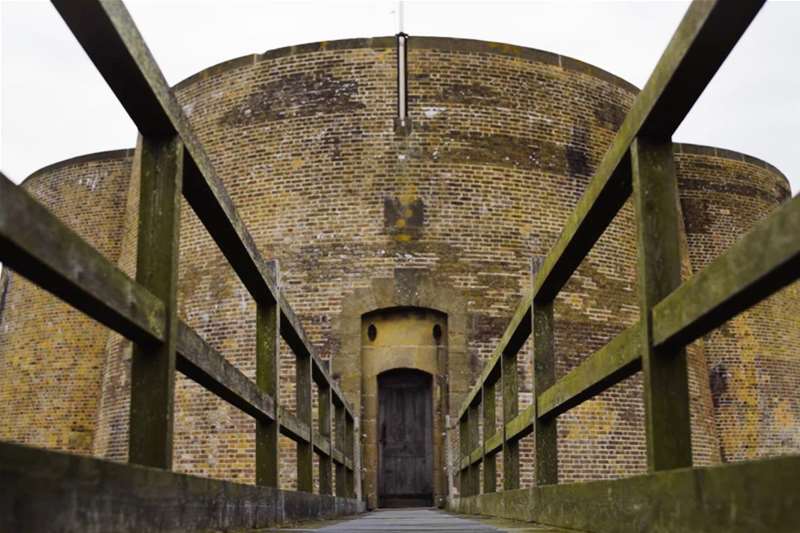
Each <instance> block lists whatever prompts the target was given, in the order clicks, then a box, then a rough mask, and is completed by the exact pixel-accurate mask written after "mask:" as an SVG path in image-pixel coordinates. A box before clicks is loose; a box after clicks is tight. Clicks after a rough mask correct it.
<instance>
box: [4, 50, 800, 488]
mask: <svg viewBox="0 0 800 533" xmlns="http://www.w3.org/2000/svg"><path fill="white" fill-rule="evenodd" d="M392 43H393V40H392V39H390V38H378V39H372V40H353V41H348V42H346V43H344V42H333V43H317V44H311V45H304V46H300V47H293V48H290V49H284V50H280V51H274V52H268V53H266V54H264V55H258V56H255V55H254V56H246V57H245V58H240V59H238V60H233V61H231V62H228V63H225V64H222V65H219V66H217V67H211V68H210V69H208V70H206V71H204V72H202V73H199V74H197V75H195V76H193V77H192V78H190V79H188V80H186V81H184V82H182V83H180V84H179V85H178V86H176V88H175V94H176V98H177V100H178V102H179V104H180V105H181V106H182V107H183V109H184V110H185V111H186V113H187V116H188V118H189V121H190V122H191V125H192V127H193V129H194V131H195V133H196V134H197V136H198V138H199V140H200V141H201V142H202V143H203V144H204V146H205V149H206V150H207V152H208V154H209V156H210V158H211V160H212V162H213V164H214V166H215V169H216V171H217V173H218V174H219V176H220V177H221V178H222V180H223V182H224V183H225V186H226V188H227V189H228V191H229V193H230V195H231V198H232V199H233V201H234V203H235V204H236V207H237V210H238V211H239V213H240V215H241V217H242V219H243V220H244V222H245V223H246V224H247V226H248V228H249V230H250V232H251V234H252V235H253V238H254V239H255V241H256V244H257V246H258V249H259V250H260V251H261V253H262V255H263V256H264V257H265V258H268V259H271V258H276V259H278V261H279V264H280V278H281V286H282V289H283V291H284V292H285V293H286V295H287V299H288V300H289V302H290V303H291V305H292V307H293V309H295V311H296V313H297V315H298V316H299V318H300V320H301V321H302V323H303V327H304V328H305V330H306V332H307V334H308V336H309V338H310V339H311V340H312V342H313V343H314V344H315V346H316V347H317V349H318V351H319V353H320V355H321V357H322V358H323V359H324V360H328V361H330V362H331V365H332V370H333V372H334V375H335V376H337V377H338V378H339V379H340V383H341V385H342V389H343V390H344V392H345V393H346V394H347V395H348V397H349V399H350V401H351V402H352V403H353V404H354V405H356V406H364V405H368V404H369V402H366V401H364V394H365V392H364V391H365V390H370V387H371V386H372V384H366V385H365V384H363V383H362V380H361V371H362V370H363V367H362V365H363V361H364V359H363V357H362V336H361V333H362V332H361V329H360V328H361V317H362V316H363V315H365V314H368V313H370V312H372V311H376V310H378V309H385V308H396V307H420V308H425V309H428V310H433V311H435V312H437V313H443V314H444V315H446V320H447V335H448V338H447V348H448V354H447V358H448V361H449V369H448V370H447V372H446V373H443V375H441V376H438V378H440V379H441V382H442V383H447V397H446V398H447V402H446V403H447V404H448V405H449V409H450V411H449V413H445V414H450V415H453V414H454V411H455V410H457V409H458V406H459V405H460V403H461V401H462V400H463V398H464V396H465V395H466V393H467V392H468V390H469V387H470V386H471V384H472V381H473V380H474V379H475V378H476V377H477V376H478V375H479V373H480V372H481V369H482V367H483V363H484V362H485V361H486V360H487V359H488V358H489V357H490V356H491V355H492V352H493V350H494V348H495V346H496V344H497V341H498V338H499V337H500V335H501V334H502V332H503V330H504V328H505V326H506V324H507V323H508V320H509V318H510V317H511V316H512V314H513V313H514V310H515V307H516V305H517V302H518V301H519V298H520V296H521V294H522V293H523V292H524V291H526V290H527V289H529V288H530V284H531V274H530V269H531V258H533V257H543V256H544V255H545V254H546V252H547V250H548V249H549V248H550V246H552V245H553V243H554V242H555V241H556V239H557V238H558V236H559V234H560V232H561V230H562V228H563V226H564V224H565V222H566V220H567V216H568V215H569V213H570V212H571V211H572V209H573V208H574V207H575V204H576V202H577V201H578V199H579V198H580V197H581V195H582V194H583V192H584V191H585V189H586V186H587V184H588V182H589V179H590V177H591V175H592V173H593V172H594V170H595V168H596V167H597V165H598V164H599V162H600V159H601V158H602V156H603V154H604V153H605V151H606V150H607V148H608V146H609V144H610V143H611V141H612V139H613V137H614V135H615V132H616V130H617V128H619V126H620V124H621V123H622V120H623V118H624V117H625V115H626V113H627V112H628V110H629V109H630V107H631V105H632V102H633V99H634V97H635V96H636V91H635V88H634V87H632V86H631V85H630V84H628V83H626V82H624V81H622V80H619V79H618V78H615V77H614V76H612V75H610V74H608V73H604V72H602V71H600V70H599V69H596V68H595V67H591V66H590V65H585V64H582V63H580V62H577V61H575V60H572V59H569V58H562V57H559V56H556V55H554V54H549V53H546V52H540V51H535V50H527V49H522V48H519V47H514V46H511V45H500V44H497V43H480V42H478V41H466V40H464V41H462V40H458V39H438V38H418V39H417V38H414V37H412V38H411V39H410V41H409V51H408V61H409V62H408V68H409V113H410V119H411V121H412V124H413V127H412V128H411V130H410V131H409V132H407V134H404V135H398V134H397V133H396V131H395V129H394V119H395V115H396V112H397V109H396V104H397V102H396V93H395V91H396V83H397V81H396V79H397V78H396V70H395V61H396V57H395V50H394V49H393V48H391V47H390V46H391V45H392ZM675 154H676V156H675V157H676V164H677V171H678V175H679V184H680V193H681V197H680V199H681V208H682V213H683V226H684V232H685V233H684V235H683V238H684V240H683V244H682V246H683V247H684V250H685V256H686V257H685V261H684V263H683V265H682V266H683V268H682V273H683V275H684V278H686V277H687V276H688V275H689V274H690V273H692V272H697V271H699V270H700V269H702V268H703V267H705V266H706V265H707V264H708V263H709V262H710V260H711V259H713V258H714V257H716V256H717V255H719V254H720V253H721V252H722V251H723V250H724V249H726V248H727V247H728V246H730V245H731V244H732V243H733V242H734V241H735V240H736V238H737V237H738V236H739V235H741V234H742V233H744V232H745V231H746V230H747V229H748V228H750V227H751V226H752V225H753V224H754V223H755V222H756V221H758V220H760V219H762V218H763V217H764V216H766V215H767V214H768V213H769V212H770V211H771V210H773V209H774V208H775V207H776V206H777V205H778V204H779V203H780V202H782V201H784V200H785V199H786V198H787V197H788V186H787V184H786V180H785V178H783V176H782V175H780V174H779V173H778V172H777V171H776V170H775V169H774V168H772V167H770V166H769V165H767V164H765V163H762V162H759V161H757V160H754V159H752V158H748V157H746V156H742V155H741V154H735V153H733V152H727V151H723V150H718V149H713V148H706V147H696V146H691V145H676V147H675ZM132 156H133V154H132V152H130V151H129V152H124V153H120V154H117V155H116V156H111V155H107V156H106V157H99V158H94V159H91V158H89V159H88V160H82V161H81V160H76V161H72V162H65V163H64V164H60V165H58V164H57V165H53V166H51V167H48V168H45V169H43V170H42V171H40V172H38V173H37V174H35V175H34V176H33V177H32V178H31V179H29V180H28V181H27V182H26V183H25V185H24V186H25V187H26V188H27V189H28V191H29V192H31V193H32V194H34V196H36V197H37V198H38V199H39V200H40V201H41V202H42V203H44V204H45V205H46V206H47V207H48V208H49V209H51V210H52V211H54V212H55V213H56V214H57V215H58V216H59V217H61V218H62V220H64V221H65V222H67V223H68V224H69V225H70V226H71V227H73V229H75V230H76V231H77V232H78V233H80V234H81V235H82V236H83V237H85V238H86V239H87V240H88V241H89V242H90V243H92V244H93V245H94V246H96V247H98V248H99V249H100V250H101V251H102V252H103V253H104V254H106V256H107V257H108V258H109V259H111V260H112V261H115V262H116V263H117V264H118V265H119V267H120V268H121V269H122V270H123V271H125V272H126V273H127V274H129V275H131V276H133V275H134V274H135V264H136V261H135V259H136V249H135V248H136V242H137V238H136V232H137V220H136V216H137V215H136V214H137V212H138V201H139V197H138V187H139V184H138V169H137V168H136V165H135V162H134V161H135V160H133V159H132ZM181 213H182V215H181V216H182V218H181V239H180V243H181V244H180V266H179V286H178V299H179V314H180V316H181V317H182V318H183V319H184V320H185V321H186V323H187V324H189V325H190V326H191V327H192V328H194V329H195V330H196V331H197V332H198V333H199V334H200V335H201V336H202V337H203V338H204V339H205V340H206V341H207V342H208V343H209V344H210V345H211V346H213V347H214V348H215V349H217V350H219V351H220V352H221V353H222V354H224V356H225V357H226V359H227V360H228V361H230V362H232V363H233V364H234V365H236V366H237V367H238V368H240V369H241V370H242V371H243V372H244V373H245V374H246V375H247V376H249V377H250V378H253V377H254V375H255V316H256V315H255V306H254V304H253V302H252V298H251V297H250V294H249V293H248V291H247V290H246V289H245V288H244V286H243V285H242V284H241V282H240V281H239V280H238V278H237V276H236V275H235V273H234V272H233V270H232V269H231V268H230V266H229V265H228V264H227V261H226V259H225V257H224V256H223V255H222V253H221V252H220V251H219V249H218V248H217V246H216V244H215V243H214V241H213V240H212V239H211V238H210V237H209V236H208V234H207V232H206V229H205V228H204V227H203V225H202V224H201V223H200V221H199V220H198V218H197V217H196V216H195V215H194V213H193V212H192V210H191V209H190V208H189V207H188V205H186V204H185V203H184V205H183V206H182V210H181ZM634 225H635V222H634V217H633V209H632V206H631V205H630V203H629V204H626V205H625V206H624V207H623V208H622V210H621V211H620V213H619V214H618V215H617V217H616V219H615V220H614V221H613V222H612V224H611V225H610V227H609V228H608V230H607V231H606V233H605V234H604V235H603V236H602V237H601V238H600V240H599V241H598V243H597V245H596V246H595V248H594V249H593V250H592V252H591V253H590V254H589V255H588V257H587V258H586V259H585V260H584V261H583V263H582V264H581V266H580V268H579V269H578V270H577V272H576V274H575V275H574V276H573V277H572V279H571V280H570V281H569V282H568V283H567V284H566V286H565V287H564V289H563V290H562V292H561V294H560V295H559V296H558V298H557V299H556V303H555V317H556V319H555V323H556V331H555V346H556V353H557V355H558V360H557V365H556V371H557V377H560V376H563V375H564V374H565V373H567V372H569V371H570V370H571V369H573V368H575V367H576V366H577V365H578V364H579V363H580V362H581V361H583V360H584V359H585V358H586V357H587V356H588V355H589V354H591V353H593V352H594V351H595V350H597V349H599V348H600V347H602V346H603V345H604V344H605V343H606V342H608V341H609V340H610V339H611V338H613V337H614V336H616V335H617V334H619V333H620V332H621V331H623V330H624V329H626V328H627V327H629V326H631V325H632V324H634V323H636V322H637V321H638V320H639V309H638V306H637V300H636V261H635V258H636V249H635V248H636V246H635V233H634ZM9 287H10V289H9V290H8V291H7V295H6V300H5V306H0V312H1V313H2V314H0V420H2V421H3V422H2V423H0V438H2V439H5V440H15V441H19V442H25V443H29V444H35V445H41V446H48V447H54V448H59V449H67V450H71V451H78V452H81V453H87V454H88V453H91V454H94V455H98V456H101V457H106V458H110V459H114V460H119V461H121V460H125V459H126V458H127V417H128V402H129V388H130V357H131V345H130V342H128V341H127V340H124V339H122V338H121V337H120V336H118V335H116V334H109V333H108V331H107V330H105V329H104V328H102V327H100V326H98V325H97V324H94V323H92V322H91V321H89V320H88V319H86V318H84V317H83V316H81V315H80V313H78V312H77V311H74V310H70V309H69V308H67V306H66V305H64V304H62V303H60V302H58V301H56V300H54V299H53V297H52V296H50V295H49V294H47V293H44V292H43V291H41V290H39V289H36V288H35V287H33V286H31V285H30V284H28V283H27V282H25V281H24V280H22V279H20V278H18V277H17V276H16V275H13V274H12V275H11V276H10V285H9ZM798 315H800V286H798V285H797V284H795V285H792V286H790V287H788V288H787V289H785V290H784V291H783V292H781V293H779V294H777V295H775V296H774V297H772V298H771V299H769V300H767V301H765V302H763V303H762V304H760V305H758V306H756V307H755V308H753V309H752V310H750V311H748V312H747V313H745V314H744V315H742V316H741V317H739V318H737V319H735V320H734V321H733V322H732V323H731V324H729V325H727V326H725V327H723V328H721V329H719V330H717V331H715V332H713V333H712V334H710V335H708V336H707V337H706V338H705V339H703V340H701V341H698V342H696V343H694V344H692V345H691V346H690V347H689V349H688V358H689V377H690V395H691V409H692V413H691V414H692V428H693V434H692V445H693V449H694V453H695V462H696V464H701V465H704V464H715V463H719V462H720V461H730V460H739V459H744V458H748V457H762V456H766V455H774V454H779V453H787V452H797V451H798V450H800V422H798V421H800V404H799V403H798V401H797V400H792V399H790V393H793V392H794V391H796V390H797V387H798V385H800V357H798V353H797V351H796V347H797V346H799V345H800V327H798V324H797V322H796V317H797V316H798ZM43 332H44V334H43ZM281 353H282V358H281V365H280V376H281V390H280V394H279V399H280V402H281V404H282V405H284V406H285V407H286V408H287V409H288V410H289V411H293V410H294V408H295V385H294V380H295V365H294V358H293V357H292V356H291V354H289V352H288V347H287V346H286V345H285V344H282V345H281ZM398 357H400V356H398ZM407 359H408V360H409V361H412V363H410V364H413V361H414V358H413V357H408V358H407ZM45 362H46V364H45ZM518 370H519V376H520V377H519V379H520V382H519V388H520V395H519V397H520V409H524V408H526V407H527V406H529V405H530V404H531V402H532V391H531V386H532V376H531V359H530V346H529V345H526V346H525V347H523V349H522V351H521V352H520V357H519V361H518ZM443 372H444V371H443ZM175 398H176V419H175V447H176V451H175V468H176V470H178V471H181V472H188V473H192V474H200V475H204V476H210V477H217V478H225V479H233V480H238V481H242V482H253V480H254V472H253V470H254V468H253V461H254V454H255V451H254V443H253V442H254V441H253V439H254V436H253V435H254V429H253V428H254V423H253V420H252V419H250V418H248V417H247V416H245V415H243V414H241V413H240V412H239V411H237V410H236V409H235V408H234V407H232V406H230V405H228V404H226V403H224V402H223V401H221V400H220V399H218V398H217V397H215V396H213V395H212V394H210V393H208V392H206V391H204V390H203V389H202V388H201V387H200V386H198V385H196V384H194V383H192V382H190V381H189V380H187V379H185V378H183V377H179V378H178V382H177V384H176V393H175ZM41 413H46V415H44V416H42V415H41ZM496 413H497V417H498V420H499V419H500V418H501V416H502V398H498V402H497V411H496ZM316 420H317V414H316V410H315V414H314V423H315V424H316ZM643 421H644V409H643V405H642V381H641V377H640V376H634V377H631V378H629V379H627V380H625V381H623V382H621V383H619V384H618V385H616V386H614V387H612V388H611V389H609V390H607V391H606V392H604V393H603V394H601V395H599V396H598V397H597V398H595V399H593V400H591V401H589V402H586V403H585V404H583V405H582V406H580V407H578V408H576V409H573V410H572V411H570V412H569V413H568V414H566V415H564V416H562V417H561V418H560V419H559V462H560V465H559V467H560V474H561V479H562V480H563V481H576V480H587V479H608V478H616V477H620V476H629V475H632V474H635V473H639V472H642V471H644V469H645V449H644V429H643V423H644V422H643ZM531 440H532V439H530V438H526V439H523V441H522V443H521V444H522V445H521V452H520V453H521V456H522V458H523V459H522V461H521V464H522V481H523V486H528V485H531V484H532V478H533V474H532V470H531V467H532V464H533V461H531V460H530V458H531V456H532V454H533V453H534V450H533V446H532V442H531ZM450 446H451V448H452V447H453V446H455V448H454V449H456V450H457V449H458V443H457V442H451V443H450ZM280 447H281V456H280V457H281V485H282V486H283V487H285V488H293V487H295V486H296V485H295V483H296V473H295V462H296V455H295V452H294V444H293V443H292V442H291V441H289V440H288V439H285V438H282V439H281V441H280ZM370 453H371V452H370ZM455 455H456V456H457V452H455ZM501 457H502V455H501ZM499 461H500V460H499ZM367 466H368V468H375V465H374V464H372V465H367ZM315 468H318V466H317V467H315ZM497 471H498V480H499V481H498V483H499V484H500V486H501V484H502V471H503V468H502V463H501V462H499V463H498V468H497ZM314 477H315V479H317V478H318V477H317V476H314Z"/></svg>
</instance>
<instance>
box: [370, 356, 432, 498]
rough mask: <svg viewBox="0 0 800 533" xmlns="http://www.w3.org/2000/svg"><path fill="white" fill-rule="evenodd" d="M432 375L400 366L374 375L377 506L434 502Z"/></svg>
mask: <svg viewBox="0 0 800 533" xmlns="http://www.w3.org/2000/svg"><path fill="white" fill-rule="evenodd" d="M431 384H432V379H431V375H430V374H428V373H426V372H423V371H421V370H413V369H410V368H399V369H396V370H389V371H386V372H383V373H382V374H380V375H379V376H378V431H379V437H378V505H379V506H380V507H419V506H425V507H429V506H431V505H433V415H432V406H433V397H432V386H431Z"/></svg>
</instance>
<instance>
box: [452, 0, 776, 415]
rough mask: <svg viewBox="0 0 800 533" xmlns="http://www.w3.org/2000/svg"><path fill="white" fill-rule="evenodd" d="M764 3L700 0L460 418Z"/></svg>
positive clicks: (627, 194)
mask: <svg viewBox="0 0 800 533" xmlns="http://www.w3.org/2000/svg"><path fill="white" fill-rule="evenodd" d="M764 2H765V0H741V1H736V2H730V1H726V0H714V1H711V0H695V1H694V2H693V3H692V4H691V6H690V7H689V9H688V11H687V12H686V15H685V16H684V18H683V20H682V21H681V23H680V25H679V26H678V29H677V31H676V32H675V34H674V36H673V37H672V40H671V41H670V43H669V45H668V46H667V48H666V50H665V51H664V53H663V55H662V56H661V59H660V60H659V62H658V64H657V65H656V68H655V69H654V71H653V73H652V74H651V76H650V79H649V80H648V81H647V84H646V85H645V87H644V89H642V91H641V92H640V93H639V95H638V96H637V98H636V100H635V101H634V104H633V106H632V108H631V110H630V112H628V114H627V115H626V117H625V120H624V122H623V123H622V126H621V127H620V129H619V131H618V132H617V135H616V137H614V140H613V141H612V143H611V146H610V147H609V149H608V151H607V152H606V154H605V156H604V157H603V159H602V160H601V162H600V164H599V165H598V168H597V170H596V171H595V174H594V177H593V178H592V181H591V182H590V183H589V185H588V187H587V189H586V192H585V193H584V194H583V196H582V197H581V199H580V200H579V201H578V204H577V206H576V207H575V210H574V211H573V212H572V213H571V214H570V216H569V218H568V219H567V221H566V223H565V226H564V229H563V230H562V232H561V235H560V236H559V238H558V240H557V241H556V243H555V244H554V245H553V247H552V248H551V249H550V251H549V252H548V254H547V257H546V258H545V259H544V264H543V265H542V268H541V269H540V270H539V272H538V273H537V275H536V277H535V279H534V284H533V289H532V290H531V291H528V292H526V293H525V294H524V295H523V296H522V298H521V299H520V302H519V304H518V306H517V309H516V311H515V312H514V315H513V316H512V318H511V320H510V322H509V324H508V326H507V327H506V330H505V332H504V333H503V336H502V337H501V339H500V342H499V343H498V347H497V349H496V350H495V352H494V354H493V356H492V357H491V358H490V359H489V361H488V363H487V365H486V366H485V367H484V370H483V373H482V374H481V376H480V378H479V379H478V382H477V383H476V384H475V385H474V386H473V387H472V389H471V390H470V392H469V394H468V395H467V397H466V399H465V401H464V403H463V404H462V407H461V409H460V411H459V417H460V416H462V415H463V414H464V412H466V409H467V407H468V406H469V404H470V403H471V402H472V401H473V400H474V398H475V397H476V396H477V394H478V393H479V391H480V389H481V383H482V382H483V381H484V380H485V379H486V377H487V376H488V375H489V374H490V373H491V372H493V371H494V368H495V367H496V366H497V364H498V361H499V358H500V354H501V353H502V352H503V351H505V350H508V349H514V348H516V349H519V347H521V346H522V345H523V344H524V343H525V341H526V340H527V339H528V336H529V335H530V333H531V329H530V313H531V305H532V304H533V300H534V299H536V300H538V301H541V302H548V301H551V300H553V299H554V298H555V297H556V295H557V294H558V292H559V291H560V290H561V288H562V287H563V286H564V284H565V283H566V282H567V280H569V278H570V277H571V276H572V274H573V273H574V272H575V270H576V269H577V268H578V266H579V265H580V264H581V262H582V261H583V259H584V257H586V255H587V254H588V253H589V251H590V250H591V248H592V246H594V244H595V242H597V239H599V238H600V236H601V235H602V234H603V232H604V231H605V230H606V228H607V227H608V225H609V224H610V223H611V221H612V220H613V219H614V217H615V216H616V214H617V212H618V211H619V210H620V208H621V207H622V206H623V204H624V203H625V201H626V200H627V199H628V198H629V197H630V195H631V190H632V189H631V172H630V167H631V164H630V155H629V153H630V146H631V143H633V141H634V139H635V138H636V136H637V135H639V134H649V135H660V136H664V135H666V136H669V135H671V134H672V132H674V130H675V129H676V128H677V127H678V126H679V125H680V123H681V122H682V121H683V119H684V118H685V117H686V115H687V113H688V112H689V110H690V109H691V108H692V106H693V105H694V103H695V102H696V101H697V99H698V98H699V97H700V94H701V93H702V92H703V89H704V88H705V87H706V85H708V83H709V82H710V81H711V78H713V76H714V74H715V73H716V72H717V70H718V69H719V67H720V65H721V64H722V62H723V61H724V60H725V58H726V57H727V56H728V54H729V53H730V52H731V50H732V49H733V47H734V46H735V45H736V43H737V42H738V40H739V38H740V37H741V36H742V34H743V33H744V31H745V30H746V29H747V26H748V25H749V24H750V22H752V20H753V18H755V16H756V14H757V13H758V11H759V10H760V9H761V6H762V5H763V4H764Z"/></svg>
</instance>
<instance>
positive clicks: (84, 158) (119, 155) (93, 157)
mask: <svg viewBox="0 0 800 533" xmlns="http://www.w3.org/2000/svg"><path fill="white" fill-rule="evenodd" d="M134 152H135V149H134V148H125V149H122V150H106V151H103V152H94V153H90V154H83V155H78V156H75V157H70V158H68V159H64V160H62V161H56V162H55V163H50V164H49V165H45V166H43V167H42V168H40V169H39V170H36V171H34V172H33V173H31V174H30V175H29V176H28V177H27V178H25V179H24V180H22V182H21V183H20V185H26V184H28V182H29V181H30V180H33V179H35V178H37V177H39V176H41V175H42V174H46V173H48V172H51V171H53V170H58V169H60V168H64V167H69V166H74V165H80V164H81V163H90V162H92V161H105V160H111V159H115V160H121V159H128V158H133V154H134Z"/></svg>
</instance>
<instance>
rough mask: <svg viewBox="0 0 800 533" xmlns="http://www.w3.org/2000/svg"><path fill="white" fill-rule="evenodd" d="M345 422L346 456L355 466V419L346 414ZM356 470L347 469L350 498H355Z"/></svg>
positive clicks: (348, 495)
mask: <svg viewBox="0 0 800 533" xmlns="http://www.w3.org/2000/svg"><path fill="white" fill-rule="evenodd" d="M344 421H345V434H344V435H345V440H344V446H345V455H346V456H347V457H349V458H350V464H352V465H354V463H355V453H353V451H354V450H353V449H354V447H355V438H354V437H355V431H354V430H355V423H354V421H353V417H352V416H350V414H349V413H345V417H344ZM354 470H355V469H350V468H345V476H346V477H345V480H346V481H345V492H346V493H347V497H348V498H354V497H355V494H356V492H355V488H356V485H355V471H354Z"/></svg>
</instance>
